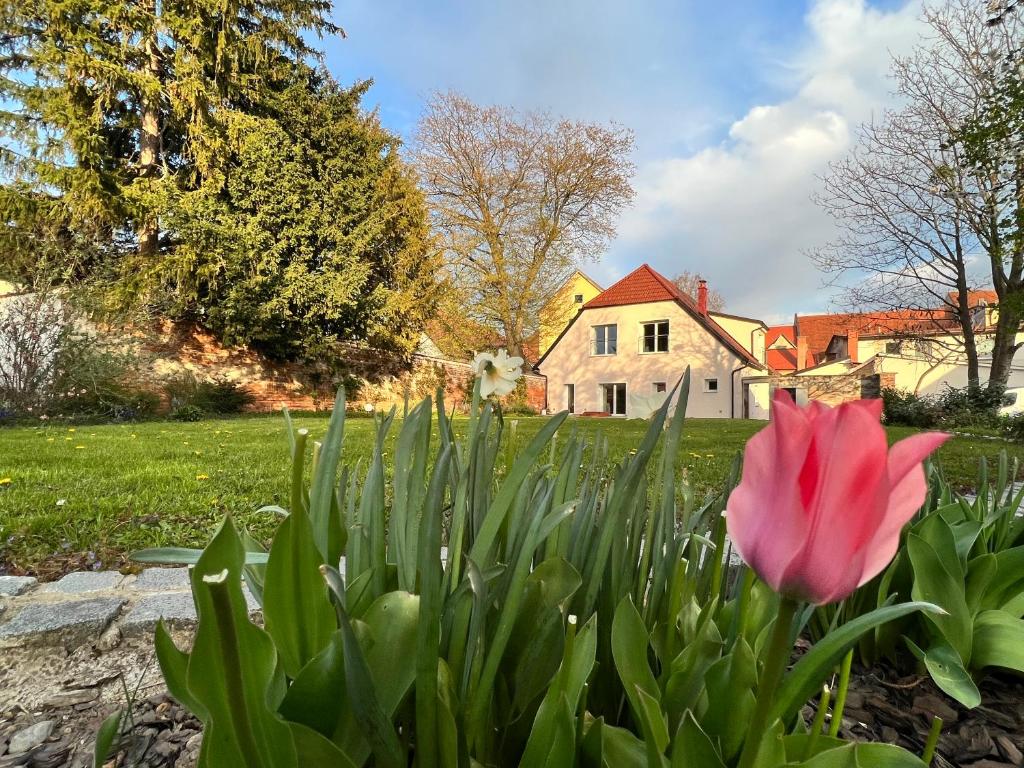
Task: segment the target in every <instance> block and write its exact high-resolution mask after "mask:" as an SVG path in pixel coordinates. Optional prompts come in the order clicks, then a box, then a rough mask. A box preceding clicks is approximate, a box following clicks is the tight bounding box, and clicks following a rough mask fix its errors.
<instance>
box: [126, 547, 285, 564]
mask: <svg viewBox="0 0 1024 768" xmlns="http://www.w3.org/2000/svg"><path fill="white" fill-rule="evenodd" d="M202 555H203V550H201V549H189V548H187V547H150V548H149V549H139V550H136V551H135V552H132V553H131V554H130V555H129V556H128V558H129V559H130V560H134V561H135V562H136V563H154V564H162V565H195V564H196V563H198V562H199V558H200V557H202ZM269 558H270V555H269V553H267V552H246V553H245V564H246V565H266V564H267V560H268V559H269Z"/></svg>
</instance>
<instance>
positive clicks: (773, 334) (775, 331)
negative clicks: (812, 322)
mask: <svg viewBox="0 0 1024 768" xmlns="http://www.w3.org/2000/svg"><path fill="white" fill-rule="evenodd" d="M779 336H782V337H784V338H785V339H786V341H788V342H789V343H790V344H792V345H793V346H794V347H795V346H796V331H795V330H794V329H793V326H792V325H770V326H768V330H766V331H765V332H764V345H765V346H766V347H770V346H771V345H772V344H774V343H775V342H776V341H778V339H779Z"/></svg>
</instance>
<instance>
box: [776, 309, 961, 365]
mask: <svg viewBox="0 0 1024 768" xmlns="http://www.w3.org/2000/svg"><path fill="white" fill-rule="evenodd" d="M957 328H959V326H958V324H957V322H956V320H955V319H954V318H952V317H950V315H949V311H948V310H946V309H901V310H890V311H885V312H861V313H846V314H837V315H798V316H797V318H796V333H797V335H798V336H799V337H800V338H806V339H807V355H808V363H811V364H816V363H820V362H821V361H822V360H823V359H824V357H825V351H826V350H827V349H828V345H829V342H830V341H832V337H833V336H846V335H847V334H848V333H849V332H850V331H855V332H857V333H858V334H860V335H862V336H871V335H878V336H882V335H886V334H892V335H898V334H908V333H934V332H936V331H953V330H956V329H957Z"/></svg>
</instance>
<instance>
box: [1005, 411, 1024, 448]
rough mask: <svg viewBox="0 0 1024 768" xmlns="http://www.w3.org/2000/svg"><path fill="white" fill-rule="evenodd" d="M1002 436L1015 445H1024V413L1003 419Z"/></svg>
mask: <svg viewBox="0 0 1024 768" xmlns="http://www.w3.org/2000/svg"><path fill="white" fill-rule="evenodd" d="M1002 428H1003V434H1004V435H1005V436H1006V438H1007V439H1009V440H1013V441H1014V442H1015V443H1024V413H1018V414H1016V415H1014V416H1009V417H1007V418H1005V419H1003V423H1002Z"/></svg>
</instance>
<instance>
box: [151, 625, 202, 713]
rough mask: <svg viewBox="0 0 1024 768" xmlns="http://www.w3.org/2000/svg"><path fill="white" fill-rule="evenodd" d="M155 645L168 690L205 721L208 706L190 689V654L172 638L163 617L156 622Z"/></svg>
mask: <svg viewBox="0 0 1024 768" xmlns="http://www.w3.org/2000/svg"><path fill="white" fill-rule="evenodd" d="M153 647H154V649H155V650H156V659H157V662H158V663H159V664H160V671H161V672H162V673H163V676H164V682H165V683H166V684H167V690H168V691H170V693H171V695H172V696H173V697H174V698H176V699H177V700H178V701H180V702H181V703H182V704H184V705H185V706H186V707H187V708H188V710H189V711H190V712H191V713H192V714H193V715H195V716H196V717H198V718H199V719H200V720H202V721H204V722H205V721H206V720H207V719H208V717H209V715H208V714H207V712H206V707H204V706H203V705H202V703H201V702H200V701H199V700H198V699H196V697H195V696H193V695H192V692H191V691H190V690H189V689H188V662H189V654H188V653H186V652H185V651H182V650H180V649H179V648H178V646H177V645H175V644H174V640H172V639H171V635H170V633H169V632H168V631H167V628H166V627H165V626H164V621H163V619H160V621H158V622H157V624H156V634H155V637H154V638H153Z"/></svg>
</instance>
